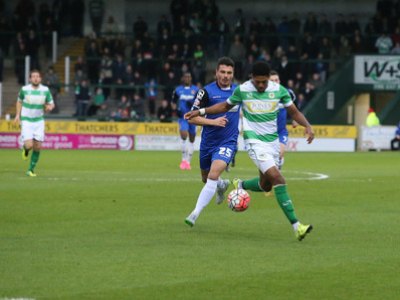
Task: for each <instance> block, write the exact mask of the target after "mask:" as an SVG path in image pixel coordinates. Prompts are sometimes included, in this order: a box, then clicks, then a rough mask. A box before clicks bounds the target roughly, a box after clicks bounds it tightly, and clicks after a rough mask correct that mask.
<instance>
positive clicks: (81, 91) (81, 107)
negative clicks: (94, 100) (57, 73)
mask: <svg viewBox="0 0 400 300" xmlns="http://www.w3.org/2000/svg"><path fill="white" fill-rule="evenodd" d="M91 96H92V94H91V92H90V87H89V83H88V81H87V80H86V79H84V80H82V82H81V84H80V85H78V86H77V87H76V89H75V99H76V104H77V109H76V116H77V117H78V118H84V117H86V116H87V108H88V105H89V101H90V99H91Z"/></svg>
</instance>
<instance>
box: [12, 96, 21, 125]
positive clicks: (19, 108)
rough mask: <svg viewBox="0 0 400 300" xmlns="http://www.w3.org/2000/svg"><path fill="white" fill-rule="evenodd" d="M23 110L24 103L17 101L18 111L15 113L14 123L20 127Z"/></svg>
mask: <svg viewBox="0 0 400 300" xmlns="http://www.w3.org/2000/svg"><path fill="white" fill-rule="evenodd" d="M21 110H22V102H21V101H20V100H18V101H17V104H16V111H15V118H14V123H15V124H17V125H19V123H20V121H21V120H20V116H21Z"/></svg>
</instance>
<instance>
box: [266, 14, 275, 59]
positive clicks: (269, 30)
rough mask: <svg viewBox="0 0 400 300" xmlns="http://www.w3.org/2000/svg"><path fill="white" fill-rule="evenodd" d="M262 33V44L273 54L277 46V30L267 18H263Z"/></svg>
mask: <svg viewBox="0 0 400 300" xmlns="http://www.w3.org/2000/svg"><path fill="white" fill-rule="evenodd" d="M263 33H264V34H265V41H264V44H265V45H266V46H267V47H268V50H269V52H270V53H272V52H274V51H275V48H276V47H277V46H278V38H277V37H276V36H275V35H276V33H277V28H276V25H275V23H274V22H273V21H272V19H271V18H269V17H267V18H265V22H264V24H263Z"/></svg>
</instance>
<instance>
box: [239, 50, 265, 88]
mask: <svg viewBox="0 0 400 300" xmlns="http://www.w3.org/2000/svg"><path fill="white" fill-rule="evenodd" d="M262 60H264V59H262ZM253 63H254V56H253V55H252V54H249V55H247V59H246V61H245V62H244V66H243V72H242V75H241V76H237V75H236V77H239V78H242V79H243V80H244V81H246V80H248V79H250V76H251V72H252V70H253ZM236 72H237V71H236ZM236 72H235V73H236Z"/></svg>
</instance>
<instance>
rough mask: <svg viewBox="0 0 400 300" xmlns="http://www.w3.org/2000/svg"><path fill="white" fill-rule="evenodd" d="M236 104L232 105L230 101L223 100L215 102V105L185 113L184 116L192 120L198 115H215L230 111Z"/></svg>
mask: <svg viewBox="0 0 400 300" xmlns="http://www.w3.org/2000/svg"><path fill="white" fill-rule="evenodd" d="M232 107H234V105H230V104H229V103H228V102H221V103H217V104H214V105H213V106H209V107H204V108H200V109H199V110H192V111H190V112H188V113H186V114H185V116H184V118H185V119H186V120H190V119H192V118H194V117H197V116H204V115H215V114H219V113H224V112H227V111H229V110H230V109H231V108H232Z"/></svg>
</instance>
